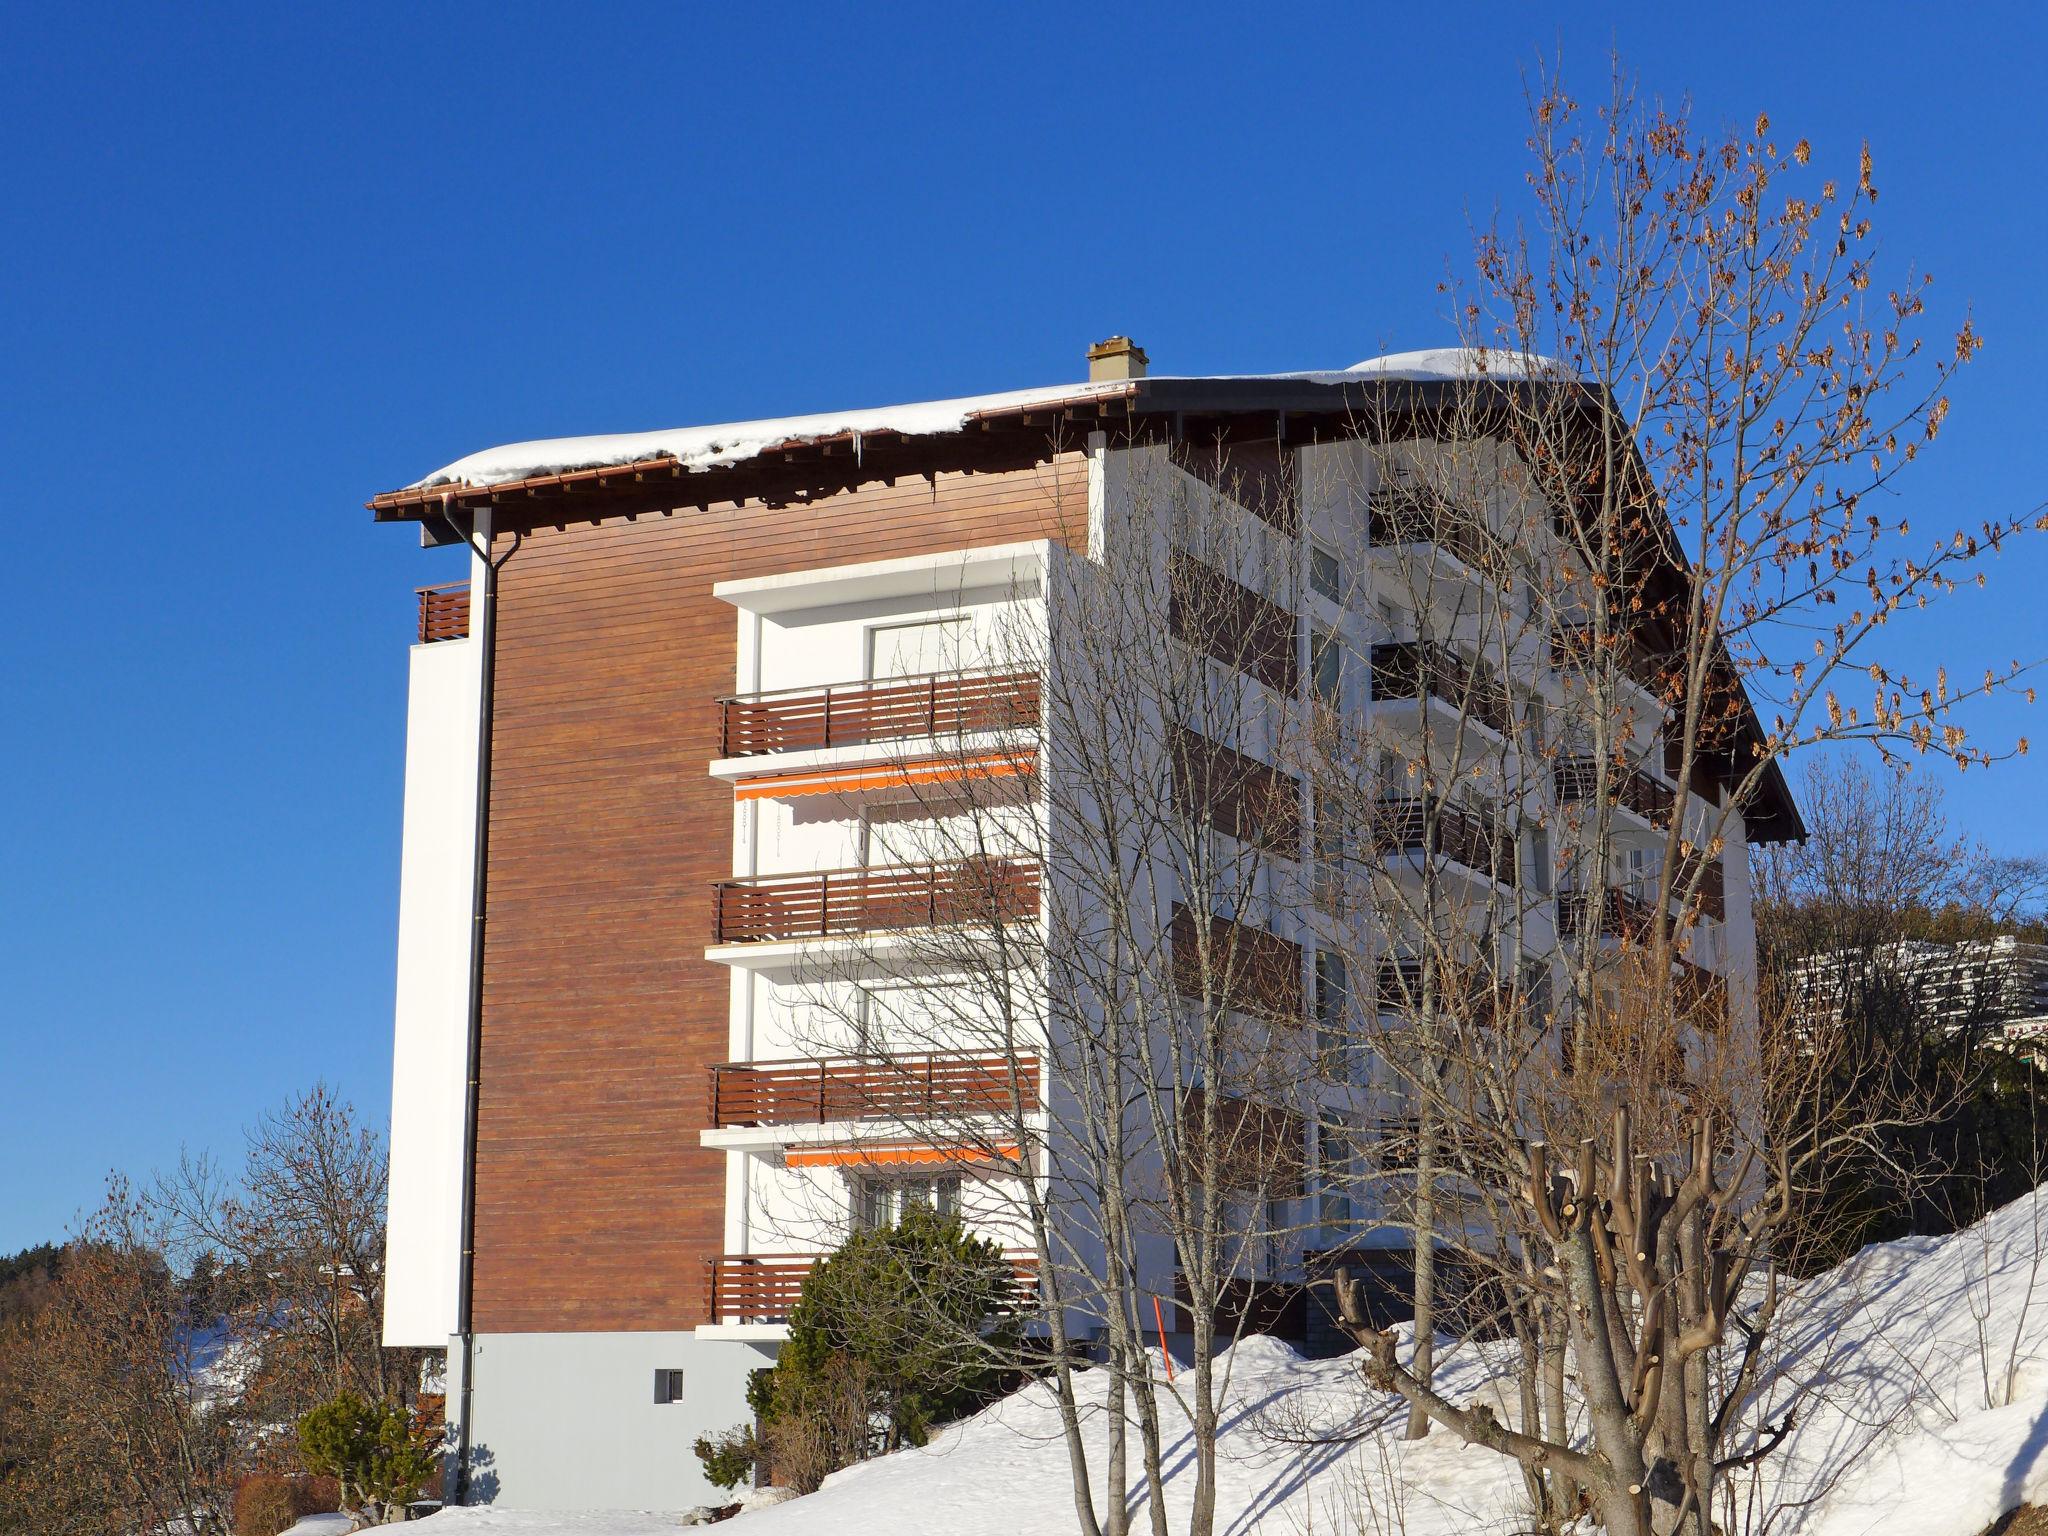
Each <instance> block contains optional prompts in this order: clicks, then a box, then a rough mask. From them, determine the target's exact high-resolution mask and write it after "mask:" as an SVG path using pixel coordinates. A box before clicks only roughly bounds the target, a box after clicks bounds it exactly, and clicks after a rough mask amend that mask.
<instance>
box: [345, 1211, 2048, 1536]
mask: <svg viewBox="0 0 2048 1536" xmlns="http://www.w3.org/2000/svg"><path fill="white" fill-rule="evenodd" d="M1777 1339H1778V1344H1777V1347H1776V1353H1775V1355H1774V1357H1773V1359H1772V1361H1771V1363H1770V1371H1769V1374H1768V1376H1767V1379H1766V1380H1765V1382H1764V1385H1763V1388H1762V1393H1763V1399H1762V1400H1763V1404H1764V1407H1765V1409H1766V1416H1767V1417H1768V1418H1769V1419H1770V1420H1771V1421H1772V1422H1773V1423H1775V1422H1777V1421H1778V1420H1779V1419H1780V1418H1781V1416H1782V1414H1783V1412H1784V1411H1785V1410H1786V1409H1788V1408H1789V1409H1792V1410H1793V1411H1794V1427H1793V1429H1792V1430H1791V1432H1790V1433H1789V1434H1788V1435H1787V1436H1786V1437H1785V1439H1784V1441H1783V1443H1782V1444H1780V1445H1779V1446H1778V1447H1777V1449H1776V1450H1775V1451H1773V1452H1772V1454H1771V1455H1770V1456H1769V1458H1768V1459H1766V1460H1765V1461H1764V1462H1763V1463H1762V1464H1761V1466H1760V1467H1759V1468H1758V1469H1757V1471H1756V1472H1755V1473H1754V1474H1749V1476H1750V1481H1749V1482H1748V1483H1746V1484H1744V1485H1743V1488H1742V1492H1743V1494H1744V1497H1745V1500H1746V1501H1753V1504H1754V1508H1755V1509H1756V1511H1757V1512H1758V1518H1757V1520H1756V1522H1755V1528H1758V1529H1769V1530H1771V1531H1773V1532H1777V1533H1784V1536H1869V1533H1873V1532H1878V1531H1892V1532H1896V1531H1910V1532H1913V1533H1915V1536H1977V1533H1979V1532H1981V1531H1982V1530H1983V1529H1984V1527H1985V1526H1986V1525H1988V1524H1989V1523H1990V1522H1991V1521H1992V1520H1994V1519H1995V1518H1996V1517H1997V1516H1998V1515H1999V1514H2000V1513H2002V1512H2003V1511H2004V1510H2007V1509H2010V1508H2012V1507H2013V1506H2014V1505H2016V1504H2018V1503H2020V1502H2022V1501H2023V1500H2026V1501H2033V1500H2048V1187H2044V1189H2043V1191H2041V1192H2038V1193H2037V1194H2036V1195H2035V1196H2033V1197H2031V1198H2029V1199H2026V1200H2022V1201H2020V1202H2018V1203H2017V1204H2015V1205H2012V1206H2009V1207H2007V1208H2006V1209H2005V1210H2003V1211H2000V1212H1998V1213H1996V1214H1995V1215H1993V1216H1992V1217H1990V1218H1989V1219H1988V1220H1987V1221H1985V1222H1983V1223H1981V1224H1980V1225H1979V1226H1977V1227H1975V1228H1972V1229H1971V1230H1969V1231H1967V1232H1963V1233H1959V1234H1957V1235H1956V1236H1954V1237H1950V1238H1945V1239H1939V1240H1934V1239H1919V1238H1916V1239H1908V1240H1906V1241H1904V1242H1898V1243H1890V1244H1885V1245H1881V1246H1879V1247H1874V1248H1870V1249H1867V1250H1865V1251H1864V1252H1863V1253H1862V1254H1860V1255H1858V1256H1857V1257H1856V1258H1855V1259H1852V1260H1851V1261H1850V1262H1849V1263H1847V1264H1845V1265H1843V1266H1842V1267H1841V1268H1840V1269H1838V1270H1835V1271H1832V1272H1831V1273H1829V1274H1827V1275H1823V1276H1820V1277H1818V1278H1816V1279H1814V1280H1812V1281H1809V1282H1807V1283H1806V1284H1804V1285H1803V1286H1801V1287H1799V1288H1798V1289H1796V1290H1795V1291H1793V1292H1792V1293H1791V1294H1790V1295H1789V1296H1788V1297H1787V1299H1786V1302H1785V1304H1784V1312H1783V1316H1782V1322H1781V1328H1780V1331H1779V1333H1778V1335H1777ZM1507 1363H1508V1362H1507V1361H1506V1360H1505V1359H1504V1358H1502V1357H1501V1356H1499V1355H1498V1354H1497V1353H1494V1354H1492V1355H1491V1357H1489V1350H1488V1349H1474V1348H1467V1349H1462V1350H1460V1351H1457V1352H1456V1354H1455V1356H1454V1357H1453V1358H1452V1360H1451V1362H1450V1364H1449V1365H1448V1366H1447V1367H1446V1368H1445V1371H1444V1380H1445V1384H1446V1386H1447V1387H1448V1389H1449V1392H1450V1395H1451V1396H1452V1397H1453V1398H1454V1399H1457V1400H1460V1401H1464V1400H1469V1399H1471V1398H1474V1397H1478V1396H1481V1395H1491V1396H1493V1398H1494V1399H1495V1401H1496V1402H1499V1401H1500V1395H1501V1391H1502V1389H1503V1388H1504V1386H1505V1383H1506V1377H1505V1376H1504V1374H1501V1371H1500V1370H1498V1369H1497V1367H1498V1368H1504V1367H1505V1366H1506V1364H1507ZM1230 1366H1231V1370H1232V1375H1233V1380H1232V1382H1231V1386H1230V1392H1229V1397H1228V1400H1227V1406H1226V1410H1225V1413H1224V1431H1223V1455H1222V1457H1221V1465H1220V1466H1219V1469H1218V1482H1219V1487H1218V1495H1219V1498H1218V1504H1219V1510H1220V1516H1219V1519H1218V1524H1217V1528H1218V1530H1219V1531H1220V1532H1223V1533H1227V1536H1244V1533H1249V1532H1254V1531H1279V1532H1303V1533H1306V1532H1312V1531H1328V1530H1332V1529H1336V1530H1340V1531H1347V1532H1356V1533H1373V1532H1378V1531H1396V1530H1398V1531H1403V1532H1405V1533H1407V1536H1453V1533H1457V1536H1474V1533H1485V1532H1492V1533H1502V1536H1505V1533H1507V1532H1511V1531H1514V1530H1516V1529H1519V1528H1521V1527H1522V1518H1521V1513H1520V1511H1521V1501H1522V1497H1523V1495H1522V1491H1521V1486H1520V1481H1519V1478H1518V1476H1517V1474H1516V1471H1515V1469H1514V1467H1513V1466H1512V1465H1511V1464H1509V1463H1508V1462H1506V1461H1505V1460H1503V1459H1502V1458H1499V1457H1496V1456H1494V1455H1492V1454H1490V1453H1489V1452H1486V1451H1482V1450H1477V1449H1474V1448H1471V1447H1467V1446H1463V1445H1460V1444H1459V1443H1458V1442H1457V1441H1456V1439H1455V1438H1453V1437H1452V1436H1450V1435H1448V1434H1445V1433H1444V1432H1443V1431H1441V1430H1437V1431H1433V1432H1432V1433H1431V1434H1430V1436H1429V1437H1428V1438H1427V1439H1426V1440H1424V1441H1422V1442H1420V1443H1419V1444H1409V1443H1405V1442H1402V1441H1400V1440H1399V1439H1397V1438H1396V1435H1397V1434H1398V1431H1399V1420H1400V1415H1399V1411H1398V1405H1397V1404H1396V1403H1395V1402H1394V1401H1393V1400H1392V1399H1391V1398H1388V1397H1385V1396H1382V1395H1379V1394H1374V1393H1371V1392H1369V1391H1367V1390H1366V1389H1365V1388H1364V1386H1363V1385H1362V1384H1361V1382H1360V1381H1359V1378H1358V1375H1357V1371H1356V1366H1355V1363H1354V1362H1353V1361H1351V1360H1344V1359H1340V1360H1326V1361H1308V1360H1303V1359H1301V1358H1300V1357H1299V1356H1297V1355H1295V1354H1294V1353H1293V1351H1292V1350H1290V1349H1288V1348H1287V1347H1286V1346H1285V1345H1282V1344H1279V1343H1276V1342H1274V1341H1272V1340H1269V1339H1248V1340H1246V1341H1245V1342H1244V1343H1242V1344H1240V1345H1239V1346H1238V1347H1237V1349H1236V1350H1235V1351H1234V1352H1233V1354H1232V1356H1231V1358H1230ZM1081 1380H1082V1384H1083V1394H1084V1401H1085V1402H1086V1404H1087V1405H1088V1409H1089V1416H1088V1437H1089V1440H1090V1442H1091V1447H1092V1455H1093V1457H1094V1466H1095V1469H1096V1473H1097V1477H1098V1487H1097V1496H1098V1501H1099V1499H1100V1495H1101V1492H1102V1490H1101V1487H1100V1483H1099V1479H1100V1475H1101V1459H1102V1456H1103V1452H1104V1446H1105V1443H1106V1437H1105V1434H1104V1428H1105V1416H1104V1412H1103V1396H1102V1392H1103V1387H1104V1385H1105V1383H1104V1381H1103V1379H1102V1375H1101V1373H1099V1372H1088V1373H1085V1374H1084V1375H1083V1376H1082V1378H1081ZM1182 1380H1183V1382H1185V1380H1186V1377H1185V1375H1183V1377H1182ZM1505 1406H1506V1405H1505V1404H1503V1408H1504V1409H1505ZM1184 1426H1185V1418H1184V1416H1183V1417H1182V1418H1181V1419H1180V1421H1179V1425H1178V1426H1177V1427H1173V1428H1171V1429H1170V1432H1169V1441H1170V1443H1169V1445H1168V1446H1167V1451H1166V1465H1167V1467H1168V1469H1169V1475H1168V1480H1167V1498H1168V1501H1169V1504H1170V1505H1171V1508H1170V1509H1169V1511H1168V1517H1169V1518H1168V1525H1169V1527H1170V1528H1172V1529H1184V1528H1185V1522H1186V1515H1187V1510H1188V1505H1189V1501H1190V1499H1191V1496H1192V1493H1193V1484H1194V1474H1193V1468H1192V1465H1191V1454H1190V1452H1191V1448H1190V1445H1189V1441H1188V1437H1187V1434H1186V1432H1185V1427H1184ZM1135 1448H1136V1437H1135V1434H1134V1435H1133V1462H1134V1463H1135V1461H1136V1449H1135ZM1132 1486H1133V1493H1134V1497H1141V1496H1142V1477H1141V1476H1137V1475H1134V1477H1133V1480H1132ZM1098 1507H1099V1506H1098ZM1766 1511H1769V1512H1771V1513H1770V1516H1769V1519H1768V1521H1767V1522H1766V1521H1765V1520H1764V1519H1763V1518H1762V1516H1763V1514H1764V1512H1766ZM434 1518H435V1519H436V1520H437V1521H439V1522H441V1524H440V1525H439V1526H437V1527H436V1528H435V1536H471V1533H472V1532H473V1533H474V1536H498V1533H502V1536H651V1533H652V1532H654V1531H655V1530H669V1529H672V1528H673V1527H674V1520H675V1517H674V1516H673V1515H654V1514H579V1515H560V1514H542V1513H538V1512H531V1513H529V1512H518V1511H509V1510H495V1509H454V1510H446V1511H443V1512H442V1513H441V1514H439V1515H437V1516H435V1517H434ZM738 1518H739V1520H740V1521H741V1522H742V1523H741V1524H740V1525H739V1526H738V1527H736V1528H735V1529H736V1530H737V1531H738V1532H739V1536H828V1533H830V1536H839V1533H845V1532H857V1531H876V1532H886V1533H887V1536H1066V1533H1068V1532H1071V1531H1072V1530H1073V1529H1074V1517H1073V1503H1072V1495H1071V1493H1070V1492H1069V1485H1068V1481H1067V1470H1066V1452H1065V1449H1064V1446H1063V1445H1062V1443H1061V1441H1060V1435H1059V1424H1058V1420H1057V1417H1056V1416H1055V1413H1054V1411H1053V1406H1052V1402H1051V1398H1050V1395H1049V1394H1048V1393H1047V1392H1046V1391H1045V1390H1044V1389H1043V1388H1042V1387H1034V1388H1030V1389H1027V1390H1026V1391H1023V1392H1020V1393H1018V1394H1017V1395H1016V1396H1014V1397H1011V1398H1007V1399H1005V1400H1004V1401H1003V1402H1000V1403H998V1404H996V1405H994V1406H993V1407H991V1408H990V1409H988V1410H987V1411H986V1412H984V1413H981V1414H979V1415H977V1416H976V1417H974V1418H972V1419H969V1420H966V1421H965V1422H963V1423H960V1424H957V1425H954V1426H952V1427H950V1428H948V1429H946V1430H944V1431H943V1432H941V1433H940V1434H939V1435H937V1436H936V1437H935V1438H934V1439H933V1442H932V1443H931V1444H930V1445H928V1446H925V1447H923V1448H921V1449H918V1450H910V1451H904V1452H901V1453H899V1454H897V1455H894V1456H888V1457H883V1458H881V1459H879V1460H876V1461H871V1462H867V1463H865V1464H863V1465H861V1466H857V1467H852V1468H849V1469H847V1470H846V1471H844V1472H841V1473H838V1474H837V1475H835V1476H834V1477H832V1478H830V1479H828V1480H827V1482H826V1484H825V1486H824V1488H822V1489H821V1490H820V1491H819V1492H817V1493H816V1494H814V1495H812V1496H811V1497H809V1498H805V1499H798V1500H796V1501H795V1502H793V1503H789V1504H784V1505H781V1506H778V1507H775V1508H771V1509H764V1510H756V1511H751V1512H748V1513H746V1514H743V1515H741V1516H739V1517H738ZM1145 1525H1146V1522H1145V1521H1144V1520H1142V1519H1141V1520H1140V1521H1139V1523H1138V1525H1137V1527H1136V1528H1137V1529H1140V1530H1142V1529H1144V1528H1145ZM451 1527H460V1528H461V1529H460V1530H455V1529H451ZM308 1536H311V1533H308Z"/></svg>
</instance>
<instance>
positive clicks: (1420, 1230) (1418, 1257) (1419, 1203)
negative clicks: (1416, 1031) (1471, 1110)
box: [1404, 1047, 1436, 1440]
mask: <svg viewBox="0 0 2048 1536" xmlns="http://www.w3.org/2000/svg"><path fill="white" fill-rule="evenodd" d="M1425 1048H1426V1049H1433V1048H1434V1047H1425ZM1414 1240H1415V1360H1414V1365H1413V1370H1414V1372H1415V1375H1416V1379H1417V1380H1419V1381H1421V1382H1422V1384H1423V1385H1424V1386H1427V1385H1429V1381H1430V1376H1431V1374H1432V1373H1433V1372H1434V1371H1435V1369H1436V1123H1435V1119H1434V1116H1433V1115H1432V1113H1431V1110H1430V1105H1429V1102H1428V1100H1427V1098H1425V1099H1424V1101H1423V1102H1422V1104H1421V1106H1420V1113H1418V1115H1417V1116H1416V1135H1415V1232H1414ZM1428 1433H1429V1415H1428V1414H1426V1413H1424V1412H1423V1411H1422V1409H1421V1408H1420V1407H1418V1406H1416V1405H1414V1404H1410V1405H1409V1408H1408V1428H1407V1431H1406V1434H1405V1436H1404V1438H1406V1439H1409V1440H1420V1439H1422V1437H1423V1436H1425V1435H1427V1434H1428Z"/></svg>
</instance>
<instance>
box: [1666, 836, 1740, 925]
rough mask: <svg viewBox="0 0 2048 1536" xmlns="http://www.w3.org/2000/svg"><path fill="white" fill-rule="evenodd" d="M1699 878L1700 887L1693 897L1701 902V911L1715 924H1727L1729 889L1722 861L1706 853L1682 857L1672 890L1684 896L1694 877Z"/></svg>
mask: <svg viewBox="0 0 2048 1536" xmlns="http://www.w3.org/2000/svg"><path fill="white" fill-rule="evenodd" d="M1695 873H1697V874H1698V876H1699V885H1698V887H1697V888H1695V889H1694V890H1693V897H1694V899H1695V900H1697V901H1698V902H1699V906H1700V911H1701V912H1702V913H1703V914H1704V915H1705V916H1707V917H1711V918H1712V919H1713V920H1714V921H1715V922H1717V923H1720V922H1726V921H1727V918H1728V888H1727V885H1726V883H1725V882H1724V881H1723V879H1722V874H1721V861H1720V860H1719V859H1717V858H1712V857H1709V856H1708V855H1707V854H1706V853H1704V852H1697V853H1694V854H1693V855H1692V856H1691V857H1689V858H1687V857H1681V859H1680V861H1679V865H1678V869H1677V871H1676V872H1675V873H1674V874H1673V875H1672V877H1671V889H1672V892H1673V893H1674V894H1675V895H1678V896H1683V895H1685V893H1686V890H1687V888H1688V887H1689V886H1691V884H1692V878H1693V875H1694V874H1695Z"/></svg>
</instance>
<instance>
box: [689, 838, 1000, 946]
mask: <svg viewBox="0 0 2048 1536" xmlns="http://www.w3.org/2000/svg"><path fill="white" fill-rule="evenodd" d="M717 892H718V899H717V903H716V905H715V907H714V908H713V913H714V922H713V927H712V940H711V942H712V943H714V944H757V943H762V942H766V941H771V940H778V939H779V940H784V941H788V940H794V939H829V938H834V937H840V936H844V935H847V934H860V933H887V932H890V931H891V930H894V929H901V928H932V927H937V926H938V925H940V924H942V923H944V924H957V923H977V922H979V923H1013V922H1020V921H1022V920H1023V919H1025V918H1028V917H1033V916H1036V915H1037V912H1038V866H1037V865H1036V864H1034V863H1028V862H1025V861H1022V860H1016V859H961V860H959V861H957V862H954V863H948V864H906V865H870V866H864V867H860V868H855V869H826V870H820V871H818V872H817V873H816V874H807V875H751V876H747V877H745V878H741V879H735V880H720V881H719V882H718V883H717Z"/></svg>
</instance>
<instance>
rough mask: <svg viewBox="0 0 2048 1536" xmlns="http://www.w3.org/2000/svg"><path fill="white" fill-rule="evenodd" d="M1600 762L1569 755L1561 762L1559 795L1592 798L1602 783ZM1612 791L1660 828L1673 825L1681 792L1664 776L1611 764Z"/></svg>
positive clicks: (1565, 798) (1626, 804) (1558, 775)
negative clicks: (1594, 790)
mask: <svg viewBox="0 0 2048 1536" xmlns="http://www.w3.org/2000/svg"><path fill="white" fill-rule="evenodd" d="M1598 772H1599V765H1598V764H1597V763H1595V762H1594V761H1593V760H1592V759H1591V758H1585V757H1574V758H1566V759H1565V760H1564V761H1562V762H1560V763H1559V764H1558V765H1557V770H1556V779H1557V797H1558V799H1560V800H1567V801H1570V800H1589V799H1591V798H1592V795H1593V786H1594V785H1595V783H1597V782H1598ZM1607 786H1608V793H1610V794H1611V795H1613V796H1614V798H1615V800H1616V802H1617V803H1618V804H1620V805H1622V806H1623V807H1625V808H1626V809H1628V810H1630V811H1633V812H1634V813H1635V814H1636V815H1638V816H1640V817H1642V818H1643V820H1645V821H1647V822H1649V823H1650V825H1651V826H1653V827H1657V828H1659V829H1660V830H1661V829H1663V828H1665V827H1668V826H1670V825H1671V812H1672V808H1673V807H1674V806H1675V805H1676V804H1677V792H1676V791H1675V790H1673V789H1672V787H1671V786H1670V785H1669V784H1666V783H1665V782H1663V780H1661V779H1655V778H1652V777H1651V776H1650V775H1649V774H1647V773H1644V772H1643V771H1642V770H1641V769H1640V768H1627V767H1619V766H1615V767H1610V768H1609V769H1608V772H1607Z"/></svg>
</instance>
